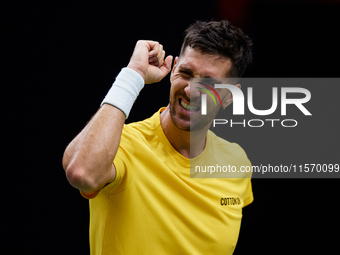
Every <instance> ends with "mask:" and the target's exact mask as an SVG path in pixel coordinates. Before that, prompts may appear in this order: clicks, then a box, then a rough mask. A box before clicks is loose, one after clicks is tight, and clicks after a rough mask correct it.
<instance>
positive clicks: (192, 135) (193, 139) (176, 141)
mask: <svg viewBox="0 0 340 255" xmlns="http://www.w3.org/2000/svg"><path fill="white" fill-rule="evenodd" d="M160 119H161V126H162V129H163V132H164V134H165V136H166V137H167V139H168V140H169V142H170V143H171V145H172V146H173V147H174V148H175V150H176V151H178V152H179V153H180V154H181V155H182V156H184V157H186V158H194V157H197V156H198V155H200V154H201V153H202V152H203V150H204V148H205V145H206V137H207V132H208V129H209V126H208V127H207V128H204V129H202V130H199V131H195V132H189V131H184V130H181V129H179V128H178V127H176V126H175V124H174V123H173V122H172V119H171V116H170V106H169V105H168V107H167V108H166V109H165V110H164V111H163V112H162V114H161V116H160Z"/></svg>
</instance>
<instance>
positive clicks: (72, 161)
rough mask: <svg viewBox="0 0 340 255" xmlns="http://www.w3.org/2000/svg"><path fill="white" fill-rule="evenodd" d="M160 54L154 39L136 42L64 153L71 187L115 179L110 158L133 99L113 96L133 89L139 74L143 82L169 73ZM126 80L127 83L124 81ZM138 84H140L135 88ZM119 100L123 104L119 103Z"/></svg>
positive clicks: (90, 188)
mask: <svg viewBox="0 0 340 255" xmlns="http://www.w3.org/2000/svg"><path fill="white" fill-rule="evenodd" d="M164 56H165V51H164V50H163V46H162V45H161V44H159V43H158V42H154V41H138V42H137V44H136V46H135V49H134V52H133V54H132V57H131V59H130V62H129V64H128V68H129V69H128V70H125V74H124V77H123V78H124V79H123V78H119V76H120V75H121V76H122V75H123V74H121V73H120V74H119V75H118V77H117V79H116V82H115V83H114V84H113V87H112V88H111V90H110V91H109V93H108V95H107V97H106V98H105V100H104V101H103V104H102V106H101V107H100V108H99V110H98V111H97V113H96V114H95V115H94V116H93V118H92V119H91V120H90V122H89V123H88V124H87V125H86V126H85V128H84V129H83V130H82V131H81V132H80V133H79V134H78V135H77V136H76V137H75V138H74V139H73V140H72V142H71V143H70V144H69V145H68V146H67V148H66V150H65V152H64V156H63V161H62V164H63V168H64V170H65V172H66V177H67V179H68V181H69V183H70V184H71V185H72V186H73V187H75V188H77V189H79V190H82V191H84V192H94V191H98V190H100V189H101V188H103V187H104V186H105V185H106V184H107V183H110V182H112V181H113V180H114V179H115V177H116V171H115V167H114V165H113V159H114V157H115V155H116V153H117V150H118V146H119V142H120V137H121V133H122V129H123V125H124V122H125V119H126V118H127V115H128V112H129V110H130V109H131V107H132V104H133V102H134V100H135V98H132V99H131V98H127V99H126V100H122V101H121V102H119V101H120V99H122V98H121V97H123V95H121V96H120V95H118V97H117V94H119V93H120V91H122V92H124V90H125V89H126V90H127V91H128V90H130V89H132V90H136V87H135V86H134V85H135V84H133V83H134V82H135V81H136V80H138V78H139V79H140V80H141V78H140V77H139V75H140V76H141V77H142V78H143V80H144V83H145V84H150V83H154V82H158V81H160V80H162V79H163V78H164V77H165V76H166V75H167V74H168V73H169V72H170V70H171V63H172V56H168V57H167V58H166V59H165V60H164ZM130 69H132V70H133V71H132V70H130ZM134 71H135V72H134ZM129 72H130V73H129ZM131 72H132V73H131ZM126 73H128V75H127V74H126ZM129 75H130V76H131V81H130V80H129ZM118 79H120V83H119V86H120V89H119V88H118V87H119V86H118V84H116V83H117V80H118ZM127 80H128V82H124V81H127ZM142 85H143V84H142ZM115 86H117V88H116V87H115ZM122 86H123V88H122ZM124 86H126V87H125V88H124ZM129 86H131V87H132V88H130V87H129ZM142 87H143V86H140V88H139V89H141V88H142ZM138 93H139V91H137V94H138ZM127 94H129V93H127ZM124 96H126V95H124ZM125 102H130V105H126V103H125ZM122 103H123V104H125V105H121V104H122ZM121 106H122V107H121Z"/></svg>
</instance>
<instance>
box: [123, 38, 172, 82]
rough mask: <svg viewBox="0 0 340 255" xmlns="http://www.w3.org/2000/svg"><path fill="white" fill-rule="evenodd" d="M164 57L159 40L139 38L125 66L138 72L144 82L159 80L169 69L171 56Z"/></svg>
mask: <svg viewBox="0 0 340 255" xmlns="http://www.w3.org/2000/svg"><path fill="white" fill-rule="evenodd" d="M164 57H165V51H164V50H163V45H161V44H160V43H159V42H155V41H143V40H140V41H138V42H137V43H136V46H135V49H134V51H133V54H132V56H131V59H130V62H129V64H128V66H127V67H129V68H131V69H133V70H135V71H136V72H138V73H139V74H140V75H141V76H142V77H143V79H144V81H145V84H150V83H154V82H159V81H161V80H162V79H163V78H164V77H165V76H166V75H167V74H168V73H169V72H170V71H171V63H172V59H173V57H172V56H167V57H166V58H165V59H164Z"/></svg>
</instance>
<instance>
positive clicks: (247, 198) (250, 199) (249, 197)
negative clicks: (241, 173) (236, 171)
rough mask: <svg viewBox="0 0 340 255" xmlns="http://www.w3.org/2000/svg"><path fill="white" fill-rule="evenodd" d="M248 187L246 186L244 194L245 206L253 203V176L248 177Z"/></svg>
mask: <svg viewBox="0 0 340 255" xmlns="http://www.w3.org/2000/svg"><path fill="white" fill-rule="evenodd" d="M247 182H248V183H247V187H246V192H245V196H244V205H243V207H245V206H247V205H249V204H251V203H252V202H253V200H254V195H253V189H252V185H251V178H247Z"/></svg>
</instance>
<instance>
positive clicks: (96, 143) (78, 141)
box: [63, 104, 125, 192]
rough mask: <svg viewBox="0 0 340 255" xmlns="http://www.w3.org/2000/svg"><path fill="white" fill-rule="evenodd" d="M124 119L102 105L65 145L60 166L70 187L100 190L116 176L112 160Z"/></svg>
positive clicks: (109, 107) (118, 113) (122, 114)
mask: <svg viewBox="0 0 340 255" xmlns="http://www.w3.org/2000/svg"><path fill="white" fill-rule="evenodd" d="M124 122H125V115H124V113H123V112H122V111H121V110H119V109H117V108H116V107H114V106H111V105H108V104H103V105H102V107H101V108H100V109H99V110H98V112H97V113H96V114H95V115H94V116H93V118H92V119H91V121H90V122H89V123H88V124H87V125H86V126H85V128H84V129H83V130H82V131H81V132H80V133H79V134H78V136H77V137H76V138H75V139H74V140H73V141H72V142H71V143H70V144H69V146H68V147H67V148H66V150H65V153H64V157H63V167H64V169H65V172H66V176H67V179H68V181H69V182H70V184H71V185H72V186H74V187H75V188H77V189H80V190H83V191H85V192H92V191H95V190H99V189H101V188H102V187H103V186H104V185H105V184H107V183H109V182H112V181H113V180H114V178H115V172H114V167H113V165H112V163H113V159H114V157H115V155H116V152H117V150H118V146H119V142H120V136H121V132H122V128H123V124H124Z"/></svg>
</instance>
